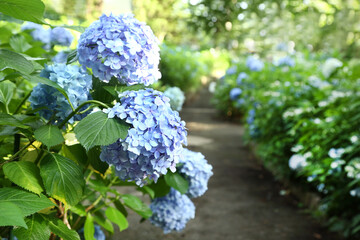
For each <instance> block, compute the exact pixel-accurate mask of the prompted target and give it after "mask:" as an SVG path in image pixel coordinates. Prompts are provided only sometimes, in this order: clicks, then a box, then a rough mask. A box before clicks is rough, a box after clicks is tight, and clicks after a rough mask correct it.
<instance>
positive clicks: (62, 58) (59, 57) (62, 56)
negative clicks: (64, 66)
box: [52, 51, 69, 63]
mask: <svg viewBox="0 0 360 240" xmlns="http://www.w3.org/2000/svg"><path fill="white" fill-rule="evenodd" d="M68 55H69V54H68V53H66V52H64V51H61V52H59V53H58V54H56V55H55V57H53V58H52V61H53V62H55V63H66V62H67V57H68Z"/></svg>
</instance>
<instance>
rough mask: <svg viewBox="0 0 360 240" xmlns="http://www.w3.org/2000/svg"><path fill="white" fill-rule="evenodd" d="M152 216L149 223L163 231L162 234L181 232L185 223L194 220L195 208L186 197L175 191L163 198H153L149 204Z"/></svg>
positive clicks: (172, 190)
mask: <svg viewBox="0 0 360 240" xmlns="http://www.w3.org/2000/svg"><path fill="white" fill-rule="evenodd" d="M150 209H151V210H152V212H153V215H152V216H151V217H150V222H151V223H152V224H154V225H155V226H158V227H160V228H162V229H163V230H164V233H169V232H171V231H181V230H182V229H184V228H185V225H186V223H187V222H188V221H189V220H190V219H193V218H195V206H194V204H193V203H192V202H191V200H190V199H189V197H188V196H186V195H181V193H180V192H178V191H176V190H175V189H171V190H170V193H169V194H168V195H166V196H165V197H160V198H155V199H154V200H153V201H152V203H151V204H150Z"/></svg>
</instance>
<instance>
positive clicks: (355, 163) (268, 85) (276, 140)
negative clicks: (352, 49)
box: [213, 53, 360, 238]
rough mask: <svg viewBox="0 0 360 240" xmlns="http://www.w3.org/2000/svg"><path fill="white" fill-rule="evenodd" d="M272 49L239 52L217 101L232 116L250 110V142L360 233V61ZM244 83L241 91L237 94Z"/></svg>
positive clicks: (324, 212)
mask: <svg viewBox="0 0 360 240" xmlns="http://www.w3.org/2000/svg"><path fill="white" fill-rule="evenodd" d="M272 54H274V55H269V56H266V59H268V61H263V60H260V59H256V60H254V59H253V57H249V58H247V59H246V58H240V59H239V61H238V62H237V63H234V66H232V67H231V68H230V69H231V74H230V75H229V73H227V74H226V75H225V76H224V77H223V78H222V79H219V80H218V81H217V84H216V89H215V93H214V99H213V102H214V103H215V105H216V107H217V108H218V109H219V110H221V111H222V112H223V113H225V114H226V115H227V116H232V115H234V114H238V115H240V116H242V117H243V118H242V119H241V121H242V123H243V124H244V125H245V129H246V131H245V140H246V142H248V143H255V144H256V146H257V147H256V149H257V152H256V153H257V154H258V155H259V157H260V158H261V159H262V161H263V163H264V165H265V166H266V167H267V168H269V169H271V171H273V172H274V173H275V174H276V176H277V177H281V178H284V179H286V181H288V180H292V181H296V182H297V183H298V184H300V185H302V186H303V187H304V189H306V190H309V189H310V190H311V191H314V192H315V193H316V194H318V195H319V196H320V198H321V199H322V200H321V201H320V204H319V206H318V210H317V211H316V214H317V215H320V216H326V217H327V218H328V219H329V226H330V228H331V229H333V230H337V231H341V232H342V233H343V234H344V235H345V236H346V237H353V238H357V237H358V236H360V227H359V226H360V225H359V221H358V219H359V216H360V209H358V208H357V207H356V206H359V204H360V197H359V196H360V194H359V189H360V185H359V183H360V182H359V179H360V174H359V173H360V164H359V163H360V161H359V159H360V157H359V144H360V142H359V130H358V127H357V126H359V123H360V115H359V110H358V107H357V106H358V104H359V103H360V98H359V94H357V92H358V90H359V80H358V79H359V77H360V75H359V71H358V70H357V69H358V68H359V65H360V64H359V62H358V61H355V60H353V61H351V62H347V61H340V60H339V59H337V58H334V57H330V58H329V57H328V56H322V55H316V54H312V53H305V54H301V53H297V54H294V55H288V56H287V57H285V58H278V55H282V54H283V53H272ZM260 61H261V62H262V63H263V64H260V63H259V62H260ZM254 62H255V63H256V64H254ZM260 65H263V66H262V67H261V68H260V67H258V66H260ZM254 66H255V67H254ZM234 69H236V71H235V72H234ZM228 72H229V71H228ZM245 74H246V75H245ZM245 76H247V77H245ZM238 79H241V80H238ZM237 88H240V89H241V90H242V91H241V95H238V94H234V93H237V91H238V90H237ZM238 92H239V91H238ZM239 100H242V101H241V104H238V102H239Z"/></svg>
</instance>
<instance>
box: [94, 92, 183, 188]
mask: <svg viewBox="0 0 360 240" xmlns="http://www.w3.org/2000/svg"><path fill="white" fill-rule="evenodd" d="M119 97H120V103H117V104H115V106H114V107H113V108H110V109H106V110H104V112H106V113H108V117H109V118H113V117H117V118H119V119H122V120H124V121H125V122H127V123H128V124H130V125H131V127H130V129H129V132H128V135H127V137H126V138H125V139H119V140H118V141H117V142H115V143H113V144H111V145H108V146H105V147H103V150H102V152H101V155H100V159H101V160H102V161H106V162H107V163H108V164H112V165H114V166H115V169H116V173H117V175H118V176H119V177H120V179H122V180H134V181H135V183H136V184H137V185H140V186H141V185H143V184H144V183H146V181H145V179H146V178H149V179H153V180H154V181H157V179H158V178H159V176H160V175H161V174H166V173H167V169H168V168H170V170H171V171H172V172H175V170H176V163H178V162H179V157H180V155H181V152H182V150H183V147H182V144H186V135H187V132H186V129H185V122H184V121H181V119H180V117H179V113H178V112H177V111H173V110H172V109H171V108H170V104H169V98H167V97H165V96H164V95H163V94H162V93H161V92H159V91H156V90H153V89H149V88H148V89H144V90H139V91H126V92H124V93H122V94H120V95H119Z"/></svg>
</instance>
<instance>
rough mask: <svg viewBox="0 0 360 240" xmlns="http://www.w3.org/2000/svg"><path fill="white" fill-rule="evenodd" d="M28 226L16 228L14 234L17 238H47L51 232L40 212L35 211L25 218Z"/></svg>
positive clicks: (41, 239)
mask: <svg viewBox="0 0 360 240" xmlns="http://www.w3.org/2000/svg"><path fill="white" fill-rule="evenodd" d="M25 222H26V224H27V226H28V228H16V229H15V230H14V234H15V236H16V237H17V238H18V239H19V240H23V239H24V240H25V239H28V240H48V239H49V237H50V234H51V231H50V228H49V226H47V224H46V221H45V220H44V218H43V217H41V215H40V214H38V213H35V214H33V215H31V216H30V217H27V218H25Z"/></svg>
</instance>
